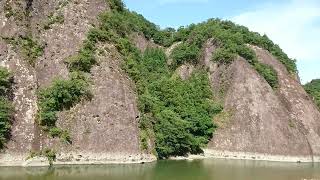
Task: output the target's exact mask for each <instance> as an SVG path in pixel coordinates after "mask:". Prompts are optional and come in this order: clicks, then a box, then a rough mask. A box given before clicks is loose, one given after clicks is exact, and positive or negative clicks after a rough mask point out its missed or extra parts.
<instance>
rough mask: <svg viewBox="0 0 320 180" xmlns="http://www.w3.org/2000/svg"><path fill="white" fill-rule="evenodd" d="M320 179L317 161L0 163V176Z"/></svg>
mask: <svg viewBox="0 0 320 180" xmlns="http://www.w3.org/2000/svg"><path fill="white" fill-rule="evenodd" d="M242 179H243V180H303V179H308V180H311V179H312V180H320V165H319V164H310V163H307V164H297V163H279V162H265V161H243V160H217V159H207V160H195V161H160V162H157V163H150V164H136V165H101V166H93V165H92V166H87V165H81V166H56V167H53V168H46V167H37V168H31V167H30V168H21V167H15V168H12V167H0V180H242Z"/></svg>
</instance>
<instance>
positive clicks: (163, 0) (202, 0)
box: [156, 0, 209, 5]
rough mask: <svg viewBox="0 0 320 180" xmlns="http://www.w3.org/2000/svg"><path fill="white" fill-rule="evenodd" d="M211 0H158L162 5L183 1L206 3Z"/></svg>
mask: <svg viewBox="0 0 320 180" xmlns="http://www.w3.org/2000/svg"><path fill="white" fill-rule="evenodd" d="M208 1H209V0H156V2H158V3H159V4H161V5H167V4H177V3H179V4H182V3H184V4H185V3H197V4H198V3H206V2H208Z"/></svg>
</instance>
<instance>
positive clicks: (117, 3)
mask: <svg viewBox="0 0 320 180" xmlns="http://www.w3.org/2000/svg"><path fill="white" fill-rule="evenodd" d="M108 2H109V6H110V8H111V9H112V10H115V11H124V9H125V7H124V3H123V2H122V1H121V0H109V1H108Z"/></svg>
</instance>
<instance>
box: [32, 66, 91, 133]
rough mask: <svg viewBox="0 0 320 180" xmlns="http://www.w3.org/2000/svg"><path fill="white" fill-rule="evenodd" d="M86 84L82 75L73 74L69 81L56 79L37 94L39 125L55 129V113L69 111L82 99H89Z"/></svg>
mask: <svg viewBox="0 0 320 180" xmlns="http://www.w3.org/2000/svg"><path fill="white" fill-rule="evenodd" d="M88 86H89V84H88V82H87V79H86V77H85V75H83V74H82V73H79V72H74V73H72V74H71V78H70V80H62V79H57V80H55V81H54V82H53V84H52V85H51V86H50V87H48V88H46V89H42V90H40V92H39V94H38V105H39V113H38V115H39V123H40V125H42V126H46V127H48V128H53V127H55V123H56V121H57V115H56V113H57V112H58V111H62V110H64V109H69V108H71V107H72V106H73V105H75V104H76V103H78V102H79V101H80V100H81V99H82V98H84V97H90V91H89V89H88Z"/></svg>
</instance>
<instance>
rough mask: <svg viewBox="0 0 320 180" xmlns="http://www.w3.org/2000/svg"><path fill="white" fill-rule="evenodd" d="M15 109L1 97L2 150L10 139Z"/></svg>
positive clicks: (0, 134) (0, 132)
mask: <svg viewBox="0 0 320 180" xmlns="http://www.w3.org/2000/svg"><path fill="white" fill-rule="evenodd" d="M12 112H13V107H12V105H11V103H10V102H9V101H8V100H7V99H5V98H3V97H0V150H1V149H2V148H4V145H5V143H6V142H7V140H8V139H9V137H10V130H11V118H12Z"/></svg>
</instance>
